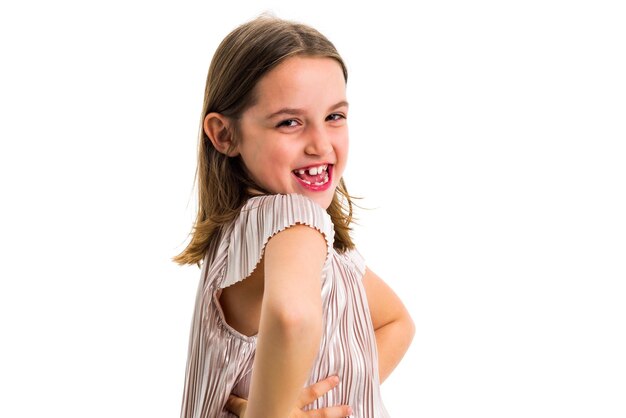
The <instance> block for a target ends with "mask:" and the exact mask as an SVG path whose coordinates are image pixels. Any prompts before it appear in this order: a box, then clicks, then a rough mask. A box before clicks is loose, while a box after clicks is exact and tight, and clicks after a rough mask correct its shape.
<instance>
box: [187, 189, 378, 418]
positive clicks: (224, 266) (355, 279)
mask: <svg viewBox="0 0 626 418" xmlns="http://www.w3.org/2000/svg"><path fill="white" fill-rule="evenodd" d="M295 224H304V225H308V226H310V227H312V228H315V229H317V230H318V231H320V232H321V233H322V234H323V236H324V238H325V239H326V244H327V247H328V253H327V257H326V260H325V263H324V266H323V269H322V277H321V278H320V279H321V281H322V311H323V319H322V327H323V328H322V338H321V342H320V348H319V352H318V355H317V357H316V359H315V360H314V362H313V367H312V370H311V374H310V376H309V379H308V381H307V383H306V385H307V386H308V385H311V384H313V383H315V382H317V381H319V380H321V379H324V378H326V377H328V376H331V375H337V376H339V379H340V383H339V385H338V386H337V387H335V388H334V389H332V390H331V391H330V392H328V393H326V394H325V395H324V396H322V397H321V398H319V399H317V400H316V401H315V402H313V403H312V404H311V406H310V407H308V409H317V408H321V407H326V406H333V405H344V404H345V405H350V406H351V407H352V409H353V411H354V415H353V416H354V417H357V418H386V417H388V414H387V411H386V410H385V407H384V406H383V403H382V398H381V394H380V383H379V376H378V353H377V351H376V339H375V336H374V329H373V326H372V321H371V316H370V311H369V307H368V304H367V299H366V296H365V289H364V287H363V284H362V280H361V279H362V278H363V275H364V273H365V262H364V260H363V258H362V257H361V255H360V254H359V253H358V252H357V251H356V250H349V251H346V252H345V253H343V254H340V253H338V252H337V251H335V249H334V248H333V239H334V229H333V223H332V221H331V219H330V216H329V215H328V214H327V213H326V211H325V210H324V209H323V208H322V207H321V206H319V205H318V204H317V203H315V202H314V201H312V200H311V199H309V198H307V197H304V196H302V195H297V194H290V195H264V196H257V197H253V198H250V199H249V200H248V202H246V204H245V205H244V207H243V208H242V210H241V213H240V215H239V217H238V218H237V219H236V220H235V221H234V222H233V223H232V224H231V225H229V227H227V228H225V229H224V230H223V232H222V235H221V237H220V239H218V240H214V243H213V245H212V246H210V247H209V249H208V251H207V253H206V256H205V258H204V262H203V264H202V270H201V277H200V282H199V286H198V293H197V297H196V306H195V310H194V315H193V319H192V324H191V332H190V338H189V352H188V359H187V367H186V372H185V387H184V391H183V401H182V407H181V418H214V417H221V418H223V417H235V416H236V415H233V414H231V413H230V412H228V411H226V410H225V409H224V405H225V404H226V400H227V399H228V396H229V394H231V393H233V394H235V395H237V396H240V397H242V398H246V399H247V398H248V393H249V390H250V382H251V377H252V364H253V361H254V353H255V349H256V340H257V337H256V335H255V336H245V335H243V334H241V333H239V332H238V331H236V330H235V329H233V328H232V327H230V326H229V325H228V324H227V323H226V321H225V319H224V314H223V311H222V309H221V307H220V304H219V295H220V292H221V289H223V288H225V287H227V286H230V285H232V284H234V283H237V282H239V281H241V280H244V279H245V278H246V277H248V276H249V275H250V274H251V273H252V271H253V270H254V268H255V266H256V265H257V263H259V262H260V261H261V258H262V256H263V250H264V247H265V244H266V243H267V242H268V240H269V239H270V238H271V237H272V236H273V235H275V234H276V233H278V232H280V231H282V230H284V229H286V228H288V227H290V226H293V225H295Z"/></svg>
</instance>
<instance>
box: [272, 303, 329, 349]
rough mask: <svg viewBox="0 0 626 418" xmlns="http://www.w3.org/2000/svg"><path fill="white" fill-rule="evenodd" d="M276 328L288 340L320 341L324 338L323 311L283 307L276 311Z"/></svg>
mask: <svg viewBox="0 0 626 418" xmlns="http://www.w3.org/2000/svg"><path fill="white" fill-rule="evenodd" d="M273 316H274V321H273V322H274V326H276V327H277V330H278V331H279V332H280V333H281V334H282V335H283V336H284V337H285V338H286V339H288V340H293V341H306V340H311V339H312V340H314V341H319V339H320V338H321V336H322V311H321V309H317V308H315V307H306V306H304V307H303V306H299V307H293V306H291V307H282V308H280V309H277V310H274V312H273Z"/></svg>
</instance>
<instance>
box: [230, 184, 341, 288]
mask: <svg viewBox="0 0 626 418" xmlns="http://www.w3.org/2000/svg"><path fill="white" fill-rule="evenodd" d="M294 225H307V226H310V227H312V228H314V229H316V230H318V231H319V232H320V233H321V234H322V235H323V236H324V239H325V240H326V245H327V254H330V253H331V252H332V251H333V243H334V236H335V230H334V227H333V223H332V220H331V218H330V215H328V213H327V212H326V210H325V209H324V208H322V207H321V206H319V205H318V204H317V203H316V202H314V201H313V200H311V199H310V198H308V197H306V196H303V195H299V194H275V195H262V196H255V197H252V198H250V199H248V201H247V202H246V203H245V204H244V206H243V207H242V208H241V212H240V214H239V216H238V217H237V218H236V219H235V221H234V223H233V225H232V228H231V229H230V233H229V237H228V242H229V243H228V255H227V260H228V261H227V269H226V272H225V277H224V281H223V282H222V287H226V286H229V285H231V284H234V283H237V282H238V281H241V280H243V278H245V277H248V276H249V275H250V274H251V273H252V271H254V269H255V267H256V265H257V264H258V262H259V261H260V260H261V258H262V256H263V251H264V249H265V246H266V244H267V242H268V241H269V240H270V239H271V238H272V237H273V236H274V235H276V234H278V233H279V232H281V231H283V230H285V229H287V228H289V227H291V226H294Z"/></svg>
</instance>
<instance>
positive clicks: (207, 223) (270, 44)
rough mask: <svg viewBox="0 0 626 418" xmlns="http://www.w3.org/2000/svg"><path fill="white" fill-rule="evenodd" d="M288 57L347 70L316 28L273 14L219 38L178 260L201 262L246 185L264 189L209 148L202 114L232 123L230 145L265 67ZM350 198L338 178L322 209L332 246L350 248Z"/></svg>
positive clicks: (238, 164)
mask: <svg viewBox="0 0 626 418" xmlns="http://www.w3.org/2000/svg"><path fill="white" fill-rule="evenodd" d="M293 56H310V57H326V58H332V59H335V60H336V61H337V62H338V63H339V64H340V65H341V68H342V71H343V75H344V79H345V80H346V82H347V80H348V71H347V69H346V66H345V63H344V62H343V60H342V59H341V56H340V55H339V53H338V52H337V50H336V48H335V46H334V45H333V44H332V43H331V42H330V41H329V40H328V39H327V38H326V37H325V36H324V35H322V34H321V33H319V32H318V31H317V30H315V29H313V28H311V27H309V26H306V25H303V24H299V23H295V22H290V21H285V20H282V19H278V18H275V17H269V16H261V17H259V18H256V19H254V20H252V21H250V22H248V23H245V24H243V25H241V26H239V27H238V28H236V29H235V30H233V31H232V32H231V33H230V34H228V35H227V36H226V38H224V40H223V41H222V43H221V44H220V45H219V46H218V48H217V50H216V51H215V55H214V56H213V60H212V61H211V65H210V67H209V73H208V76H207V81H206V87H205V91H204V105H203V107H202V118H201V119H200V134H199V144H198V166H197V169H196V174H195V179H194V181H198V205H199V207H198V213H197V216H196V220H195V223H194V226H193V229H192V231H191V233H190V235H191V241H190V242H189V244H188V245H187V247H186V248H185V249H184V250H183V252H181V253H180V254H179V255H177V256H175V257H173V259H172V260H173V261H174V262H176V263H178V264H194V263H195V264H198V265H199V264H200V261H201V260H202V259H203V257H204V255H205V252H206V250H207V248H208V247H209V244H210V243H211V240H213V239H215V238H216V237H217V236H218V235H219V233H220V231H221V229H222V227H223V226H225V225H227V224H229V223H230V222H232V221H233V220H234V219H235V218H236V217H237V216H238V214H239V211H240V210H241V208H242V207H243V205H244V204H245V202H246V201H247V200H248V199H249V198H250V197H251V196H252V195H251V193H250V191H249V190H250V189H256V190H260V191H262V192H265V193H267V192H266V191H265V190H263V189H262V188H261V187H260V186H258V185H257V184H255V182H254V181H252V179H251V178H250V177H249V176H248V175H247V173H246V170H245V168H244V166H243V162H242V160H241V158H240V157H239V156H237V157H228V156H226V155H225V154H222V153H220V152H219V151H217V150H216V149H215V147H213V144H212V143H211V141H210V139H209V138H208V137H207V135H206V133H205V132H204V129H203V128H202V124H203V121H204V118H205V117H206V115H207V114H209V113H211V112H216V113H220V114H222V115H224V116H226V117H228V118H229V119H230V120H232V121H233V122H234V123H233V124H232V140H233V146H234V145H235V144H236V143H237V141H238V140H239V137H240V134H239V127H238V121H239V119H240V117H241V115H242V113H243V112H244V111H245V110H246V109H248V108H249V107H250V106H252V105H254V101H255V97H254V88H255V86H256V85H257V83H258V82H259V80H260V79H261V78H262V77H263V76H264V75H265V74H267V73H268V72H269V71H270V70H272V69H273V68H274V67H276V66H277V65H278V64H280V63H281V62H283V61H284V60H285V59H286V58H289V57H293ZM352 206H353V202H352V198H351V196H350V195H349V194H348V190H347V189H346V186H345V183H344V181H343V179H341V180H340V182H339V185H338V186H337V189H336V191H335V195H334V196H333V199H332V202H331V204H330V206H329V207H328V209H327V212H328V214H329V215H330V218H331V220H332V222H333V224H334V227H335V239H334V247H335V249H336V250H337V251H339V252H343V251H346V250H348V249H351V248H353V247H354V243H353V242H352V240H351V238H350V234H349V233H350V229H351V228H350V223H351V222H352Z"/></svg>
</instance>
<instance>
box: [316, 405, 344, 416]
mask: <svg viewBox="0 0 626 418" xmlns="http://www.w3.org/2000/svg"><path fill="white" fill-rule="evenodd" d="M350 415H352V408H350V407H349V406H348V405H339V406H331V407H329V408H322V409H314V410H312V411H308V412H307V413H306V416H307V417H308V418H344V417H347V416H350Z"/></svg>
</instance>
